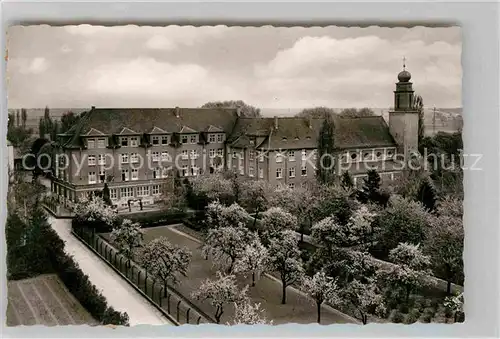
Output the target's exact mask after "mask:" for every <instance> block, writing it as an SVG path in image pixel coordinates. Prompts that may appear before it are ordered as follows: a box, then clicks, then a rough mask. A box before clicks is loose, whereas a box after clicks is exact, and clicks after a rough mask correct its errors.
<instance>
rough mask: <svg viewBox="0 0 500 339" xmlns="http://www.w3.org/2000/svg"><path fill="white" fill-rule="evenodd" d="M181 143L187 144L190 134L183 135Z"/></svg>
mask: <svg viewBox="0 0 500 339" xmlns="http://www.w3.org/2000/svg"><path fill="white" fill-rule="evenodd" d="M181 143H183V144H187V143H188V136H187V135H183V136H182V137H181Z"/></svg>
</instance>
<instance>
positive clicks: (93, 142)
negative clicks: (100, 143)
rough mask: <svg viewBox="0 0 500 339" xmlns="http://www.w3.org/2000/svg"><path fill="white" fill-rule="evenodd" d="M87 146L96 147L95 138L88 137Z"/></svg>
mask: <svg viewBox="0 0 500 339" xmlns="http://www.w3.org/2000/svg"><path fill="white" fill-rule="evenodd" d="M87 148H89V149H91V148H95V139H88V140H87Z"/></svg>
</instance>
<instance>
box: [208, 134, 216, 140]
mask: <svg viewBox="0 0 500 339" xmlns="http://www.w3.org/2000/svg"><path fill="white" fill-rule="evenodd" d="M208 142H215V134H209V135H208Z"/></svg>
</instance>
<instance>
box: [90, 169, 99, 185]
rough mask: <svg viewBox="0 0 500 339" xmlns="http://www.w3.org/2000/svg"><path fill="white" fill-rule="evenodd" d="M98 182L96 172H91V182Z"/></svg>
mask: <svg viewBox="0 0 500 339" xmlns="http://www.w3.org/2000/svg"><path fill="white" fill-rule="evenodd" d="M96 182H97V178H96V175H95V172H89V184H95V183H96Z"/></svg>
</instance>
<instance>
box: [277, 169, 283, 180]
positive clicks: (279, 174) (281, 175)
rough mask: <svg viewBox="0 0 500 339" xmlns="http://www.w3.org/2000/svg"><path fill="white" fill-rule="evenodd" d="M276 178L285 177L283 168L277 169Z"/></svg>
mask: <svg viewBox="0 0 500 339" xmlns="http://www.w3.org/2000/svg"><path fill="white" fill-rule="evenodd" d="M276 178H277V179H281V178H283V169H281V168H277V169H276Z"/></svg>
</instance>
